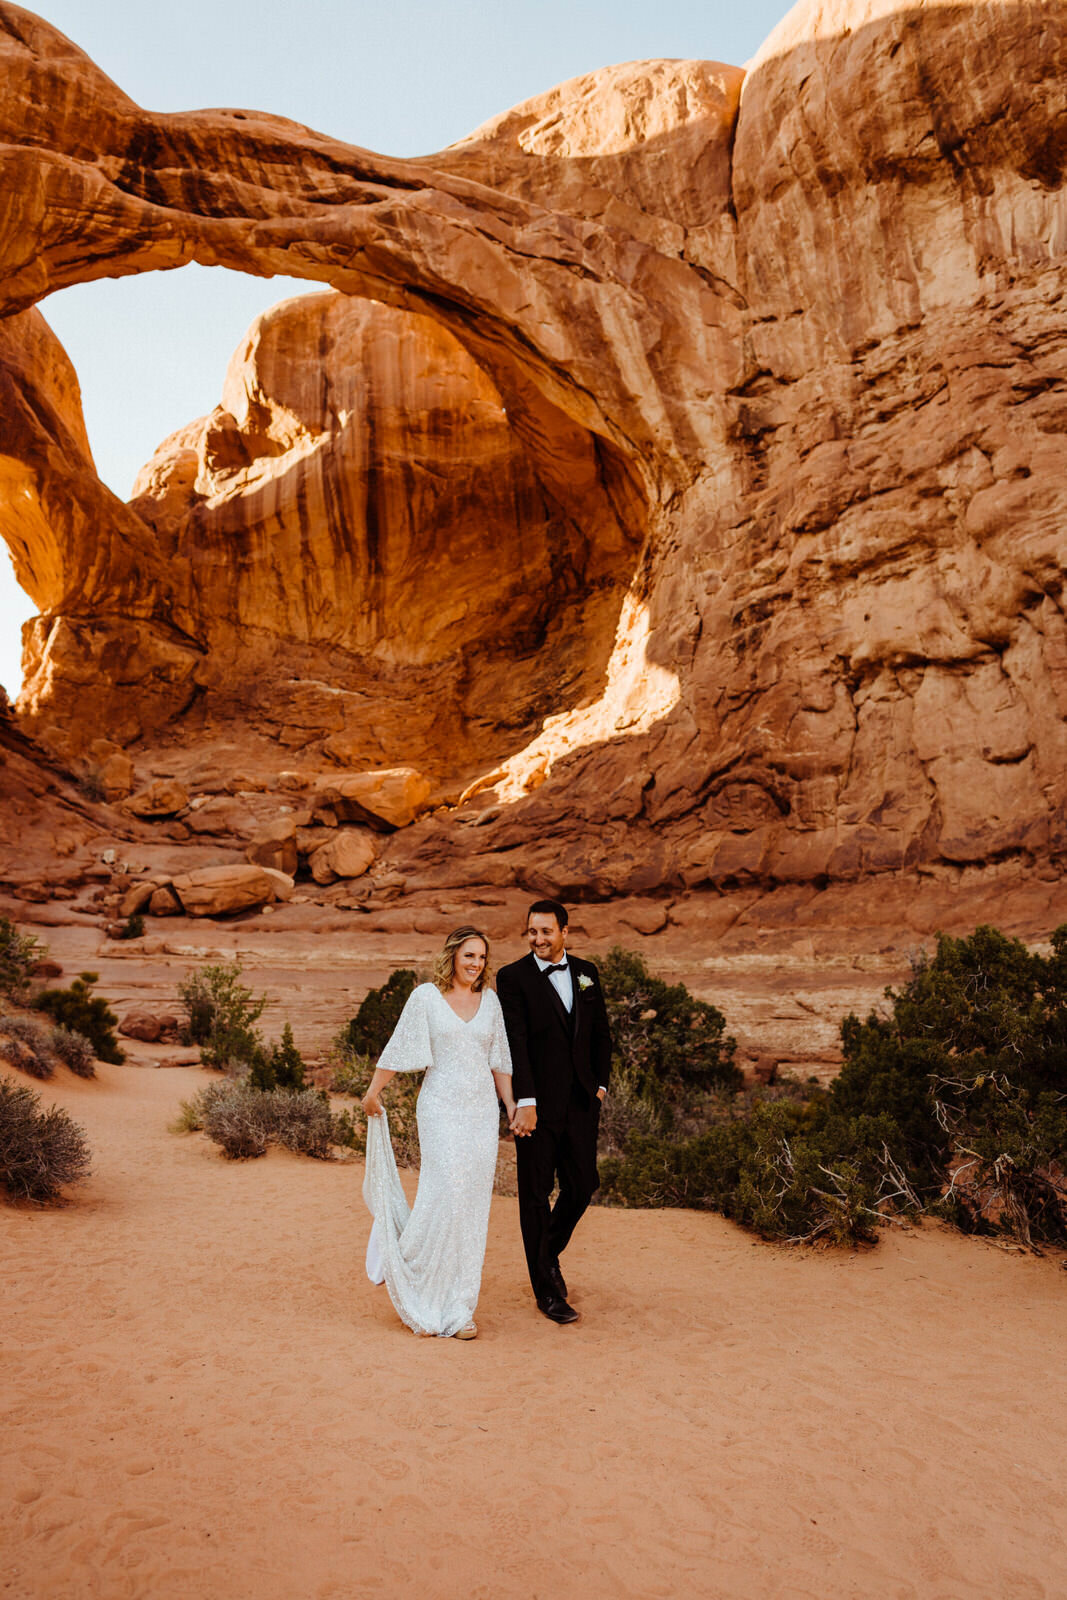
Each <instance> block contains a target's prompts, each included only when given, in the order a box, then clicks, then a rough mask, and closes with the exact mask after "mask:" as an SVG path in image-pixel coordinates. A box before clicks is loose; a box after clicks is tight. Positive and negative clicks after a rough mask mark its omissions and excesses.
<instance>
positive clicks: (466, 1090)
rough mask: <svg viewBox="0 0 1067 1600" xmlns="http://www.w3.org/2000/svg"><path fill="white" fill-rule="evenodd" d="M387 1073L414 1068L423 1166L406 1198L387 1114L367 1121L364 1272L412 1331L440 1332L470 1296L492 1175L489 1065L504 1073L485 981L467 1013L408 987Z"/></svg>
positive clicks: (430, 987)
mask: <svg viewBox="0 0 1067 1600" xmlns="http://www.w3.org/2000/svg"><path fill="white" fill-rule="evenodd" d="M378 1065H379V1067H385V1068H387V1069H388V1070H389V1071H390V1072H421V1071H422V1070H423V1069H424V1068H425V1071H426V1076H425V1078H424V1079H423V1084H422V1088H421V1090H420V1091H419V1100H418V1127H419V1149H420V1153H421V1166H420V1169H419V1187H418V1192H417V1193H416V1196H415V1204H414V1206H413V1207H411V1208H410V1210H409V1207H408V1203H407V1199H406V1198H405V1195H404V1190H403V1187H402V1185H401V1182H400V1175H399V1173H398V1172H397V1168H396V1158H395V1156H394V1154H393V1147H392V1144H391V1142H390V1139H389V1125H388V1122H387V1119H386V1117H385V1116H384V1115H383V1116H380V1117H368V1119H367V1169H366V1176H365V1178H364V1180H363V1198H364V1200H365V1201H366V1202H367V1206H368V1208H369V1210H370V1212H371V1214H372V1216H373V1217H374V1226H373V1228H372V1229H371V1237H370V1242H369V1244H368V1246H367V1275H368V1276H369V1277H370V1278H371V1280H372V1281H373V1282H374V1283H382V1282H384V1283H385V1285H386V1287H387V1288H388V1290H389V1297H390V1299H391V1300H392V1302H393V1305H394V1306H395V1307H396V1309H397V1311H398V1313H399V1315H400V1318H401V1320H402V1321H403V1322H405V1323H406V1324H407V1326H408V1327H409V1328H411V1329H413V1331H414V1332H415V1333H435V1334H441V1335H443V1336H445V1337H449V1336H451V1335H452V1334H454V1333H458V1331H459V1330H460V1328H463V1327H466V1325H467V1324H468V1323H469V1322H470V1320H471V1318H472V1316H473V1314H474V1308H475V1306H476V1305H477V1303H478V1291H479V1289H480V1287H481V1281H482V1262H483V1261H484V1259H485V1240H486V1234H487V1231H488V1228H489V1203H490V1200H491V1198H492V1193H493V1178H494V1176H495V1173H496V1156H497V1140H498V1136H499V1125H500V1124H499V1112H498V1108H497V1093H496V1086H495V1084H494V1082H493V1077H492V1074H493V1073H494V1072H506V1073H508V1074H509V1075H510V1073H511V1055H510V1053H509V1051H508V1042H507V1036H506V1034H505V1032H504V1017H503V1013H502V1012H501V1010H500V1002H499V1000H498V999H497V997H496V995H495V994H494V993H493V991H492V990H491V989H483V991H482V997H481V1003H480V1005H479V1007H478V1010H477V1011H476V1012H475V1014H474V1016H473V1017H472V1018H471V1020H470V1021H469V1022H464V1021H463V1018H462V1017H458V1016H457V1015H456V1013H455V1012H454V1011H453V1010H452V1007H451V1006H450V1005H449V1003H448V1001H447V1000H446V999H445V997H444V995H443V994H442V993H441V991H440V989H438V988H437V987H436V985H434V984H432V983H423V984H420V985H419V987H418V988H417V989H415V990H413V992H412V994H411V996H410V997H409V999H408V1002H407V1004H406V1005H405V1007H404V1009H403V1011H402V1013H401V1015H400V1020H399V1022H398V1023H397V1025H396V1028H395V1029H394V1031H393V1036H392V1038H391V1039H390V1040H389V1043H388V1044H387V1045H386V1047H385V1049H384V1050H383V1052H382V1054H381V1056H380V1057H379V1060H378Z"/></svg>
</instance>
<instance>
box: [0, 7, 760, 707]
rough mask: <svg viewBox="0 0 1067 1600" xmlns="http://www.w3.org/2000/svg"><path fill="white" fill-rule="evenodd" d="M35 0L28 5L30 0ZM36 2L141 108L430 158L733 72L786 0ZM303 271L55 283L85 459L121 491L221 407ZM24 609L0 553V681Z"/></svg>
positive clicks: (48, 305)
mask: <svg viewBox="0 0 1067 1600" xmlns="http://www.w3.org/2000/svg"><path fill="white" fill-rule="evenodd" d="M31 9H33V8H32V7H31ZM39 9H40V14H41V15H42V16H44V17H46V18H47V20H48V21H49V22H51V23H53V24H54V25H55V26H56V27H57V28H59V29H60V30H61V31H62V32H63V33H65V34H67V35H68V36H69V37H70V38H71V39H73V40H74V42H75V43H76V44H78V45H79V46H80V47H81V48H82V49H83V50H85V51H86V52H87V53H88V54H89V55H90V56H92V58H93V59H94V61H95V62H96V63H97V65H98V66H99V67H101V68H102V69H103V70H104V71H105V72H106V73H107V74H108V75H109V76H110V77H111V78H113V79H114V80H115V82H116V83H118V84H119V86H120V87H121V88H122V89H124V90H125V92H126V93H127V94H128V95H131V96H132V97H133V99H134V100H137V101H138V102H139V103H140V104H141V105H144V106H149V107H151V108H152V109H153V110H158V111H181V110H193V109H195V108H197V107H205V106H244V107H252V108H255V109H257V110H264V111H271V112H274V113H276V114H277V115H280V116H286V117H292V118H294V119H295V120H296V121H298V122H304V123H308V124H310V125H311V126H312V127H315V128H319V129H321V130H322V131H323V132H325V133H329V134H332V135H333V136H335V137H336V138H339V139H345V140H347V141H349V142H350V143H352V144H358V145H363V146H365V147H366V148H368V149H371V150H379V151H382V152H384V153H386V154H389V155H397V156H405V155H426V154H429V153H431V152H432V151H434V150H440V149H442V148H443V146H445V145H447V144H450V143H452V142H453V140H455V139H459V138H461V137H462V136H463V135H464V134H466V133H469V132H471V130H472V129H474V128H476V127H477V126H478V124H479V123H481V122H484V121H485V120H486V119H487V118H488V117H491V116H493V115H494V114H495V113H496V112H498V111H504V110H506V109H507V108H508V107H509V106H513V105H516V104H517V103H518V102H519V101H520V100H526V99H528V98H529V97H530V96H531V95H535V94H540V93H541V92H542V91H544V90H545V89H550V88H551V87H552V86H553V84H556V83H561V82H562V81H563V80H564V79H566V78H573V77H576V76H577V75H578V74H580V73H583V72H591V71H594V70H595V69H596V68H597V67H603V66H608V65H610V64H612V63H615V62H619V61H637V60H647V59H650V58H655V57H695V58H698V59H703V60H712V61H728V62H731V63H733V64H735V65H738V66H741V65H743V64H744V62H745V61H747V60H748V58H749V57H750V56H752V55H754V54H755V52H756V50H757V49H758V48H759V46H760V45H761V44H762V42H763V40H764V39H765V38H766V36H767V34H768V33H769V32H770V31H771V29H772V28H773V27H774V25H775V24H776V23H777V22H778V21H779V19H780V18H781V17H783V16H784V15H785V14H786V12H787V11H788V10H789V9H790V7H789V5H788V4H786V3H785V0H747V3H744V4H741V5H739V4H738V3H737V0H537V4H535V5H531V4H530V3H529V0H451V3H448V4H442V3H440V0H391V3H389V4H384V3H383V0H182V5H181V6H180V7H163V8H160V7H156V6H150V5H146V4H145V3H144V0H49V3H47V4H45V3H42V5H41V6H40V8H39ZM304 288H305V286H304V285H303V284H299V283H294V282H290V281H288V280H286V279H281V278H274V279H259V278H249V277H245V276H243V275H242V274H240V273H234V272H227V271H225V270H223V269H221V268H216V269H210V268H204V267H196V266H190V267H185V268H182V269H181V270H180V271H178V272H153V273H146V274H144V275H142V276H140V277H137V278H124V279H113V280H105V281H102V282H98V283H90V284H80V285H78V286H76V287H75V288H73V289H65V290H63V291H61V292H60V293H59V294H56V295H53V296H51V297H50V298H48V299H47V300H44V301H42V303H41V309H42V311H43V312H44V315H45V316H46V317H47V318H48V320H49V321H50V322H51V324H52V326H53V328H54V329H55V330H56V332H57V333H58V335H59V337H60V338H61V339H62V340H63V342H64V344H65V345H66V347H67V350H68V351H69V353H70V355H71V358H72V360H73V362H74V365H75V367H76V368H77V371H78V375H79V378H80V380H81V386H82V398H83V401H84V405H85V415H86V424H87V426H88V430H89V438H90V441H91V443H92V447H93V454H94V456H95V459H96V464H97V469H98V471H99V473H100V476H101V477H102V478H103V479H104V481H105V482H106V483H107V484H109V485H110V487H111V488H113V489H114V490H115V491H116V493H118V494H120V495H122V496H123V498H125V497H126V496H127V495H128V494H129V492H130V488H131V486H132V484H133V480H134V478H135V477H136V475H137V472H138V470H139V468H140V467H141V466H142V464H143V463H144V462H145V461H146V460H148V458H149V457H150V456H151V454H152V452H153V451H154V450H155V448H156V446H157V445H158V444H159V443H160V442H161V441H162V440H163V439H164V438H165V437H166V436H167V434H169V433H171V432H173V431H174V429H175V428H178V427H181V426H182V425H183V424H184V423H186V422H190V421H192V420H193V418H195V417H199V416H202V415H204V413H205V412H207V411H210V410H211V408H212V407H213V406H214V405H215V404H216V403H217V402H218V398H219V394H220V392H221V388H222V379H223V374H224V373H225V370H226V363H227V361H228V360H229V357H230V354H231V352H232V351H233V350H234V348H235V347H236V346H237V344H238V343H239V342H240V340H241V337H242V335H243V333H244V331H245V329H246V328H247V327H248V325H249V324H250V323H251V322H252V321H253V320H254V318H255V317H257V316H258V315H259V313H260V312H261V311H264V310H265V309H266V308H267V307H268V306H271V305H273V304H274V303H275V302H276V301H278V300H280V299H284V298H285V297H286V296H287V295H289V294H296V293H300V292H302V291H303V290H304ZM33 611H34V607H33V605H32V604H31V603H30V601H29V599H28V598H27V596H26V595H24V594H23V593H22V592H21V590H20V589H19V588H18V586H17V585H16V584H15V581H14V575H13V573H12V570H11V563H10V560H9V558H8V556H7V552H6V548H3V549H0V683H2V684H3V685H4V687H5V688H6V689H7V690H8V692H9V694H11V695H12V696H14V694H15V693H17V691H18V687H19V683H20V677H21V674H20V667H19V655H20V644H19V627H20V625H21V623H22V622H23V620H24V619H25V618H26V617H28V616H30V615H31V614H32V613H33Z"/></svg>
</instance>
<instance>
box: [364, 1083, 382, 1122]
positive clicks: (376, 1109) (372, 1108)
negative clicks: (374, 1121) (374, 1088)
mask: <svg viewBox="0 0 1067 1600" xmlns="http://www.w3.org/2000/svg"><path fill="white" fill-rule="evenodd" d="M359 1106H360V1110H361V1111H362V1112H363V1115H364V1116H365V1117H380V1116H381V1114H382V1109H383V1107H382V1102H381V1101H380V1100H379V1098H378V1096H377V1095H376V1094H371V1092H370V1090H369V1089H368V1090H367V1092H366V1094H365V1095H364V1096H363V1099H362V1100H361V1101H360V1102H359Z"/></svg>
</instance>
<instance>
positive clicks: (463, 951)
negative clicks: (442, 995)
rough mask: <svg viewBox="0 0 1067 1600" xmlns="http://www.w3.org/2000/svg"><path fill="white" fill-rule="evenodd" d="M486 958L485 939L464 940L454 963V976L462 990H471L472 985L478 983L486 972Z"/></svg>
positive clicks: (472, 938) (472, 937)
mask: <svg viewBox="0 0 1067 1600" xmlns="http://www.w3.org/2000/svg"><path fill="white" fill-rule="evenodd" d="M485 957H486V949H485V941H484V940H483V939H476V938H474V936H473V935H472V936H471V938H469V939H464V941H463V943H462V944H461V945H460V947H459V949H458V950H457V951H456V954H455V958H454V960H453V963H452V972H453V975H454V977H455V980H456V982H457V984H458V985H459V986H460V988H461V989H469V988H470V987H471V985H472V984H474V983H477V981H478V979H479V978H480V977H481V975H482V973H483V972H484V971H485Z"/></svg>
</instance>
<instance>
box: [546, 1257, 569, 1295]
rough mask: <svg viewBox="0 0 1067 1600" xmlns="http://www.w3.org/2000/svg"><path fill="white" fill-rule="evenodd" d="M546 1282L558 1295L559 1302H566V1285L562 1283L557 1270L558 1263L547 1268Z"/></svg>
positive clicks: (561, 1277) (560, 1275) (560, 1274)
mask: <svg viewBox="0 0 1067 1600" xmlns="http://www.w3.org/2000/svg"><path fill="white" fill-rule="evenodd" d="M548 1281H549V1282H550V1283H551V1285H552V1287H553V1289H554V1290H555V1291H556V1293H557V1294H558V1295H559V1297H560V1299H561V1300H566V1298H567V1285H566V1283H565V1281H564V1278H563V1274H562V1272H561V1271H560V1270H559V1262H558V1261H557V1262H556V1264H555V1266H553V1267H550V1268H549V1270H548Z"/></svg>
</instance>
